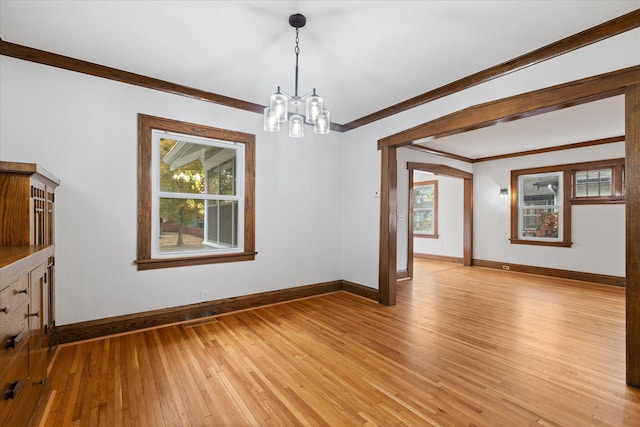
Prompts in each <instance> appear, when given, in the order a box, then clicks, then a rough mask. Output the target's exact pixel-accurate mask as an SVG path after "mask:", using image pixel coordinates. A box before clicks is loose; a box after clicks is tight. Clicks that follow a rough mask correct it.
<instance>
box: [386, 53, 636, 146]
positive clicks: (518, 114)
mask: <svg viewBox="0 0 640 427" xmlns="http://www.w3.org/2000/svg"><path fill="white" fill-rule="evenodd" d="M638 82H640V65H636V66H633V67H629V68H624V69H622V70H616V71H612V72H609V73H604V74H600V75H597V76H593V77H589V78H585V79H580V80H574V81H571V82H568V83H562V84H559V85H556V86H551V87H548V88H544V89H539V90H534V91H531V92H526V93H522V94H519V95H514V96H510V97H507V98H502V99H497V100H495V101H490V102H485V103H483V104H478V105H474V106H472V107H469V108H465V109H463V110H459V111H456V112H454V113H451V114H447V115H445V116H442V117H439V118H437V119H435V120H431V121H429V122H426V123H422V124H420V125H417V126H414V127H412V128H409V129H407V130H404V131H402V132H398V133H396V134H393V135H390V136H388V137H386V138H382V139H380V140H379V141H378V148H382V147H389V146H395V147H402V146H406V145H409V144H411V143H412V142H413V141H416V140H419V139H423V138H428V137H444V136H450V135H455V134H458V133H463V132H467V131H470V130H475V129H480V128H483V127H487V126H491V125H495V124H497V123H502V122H507V121H512V120H518V119H523V118H526V117H531V116H535V115H538V114H543V113H547V112H551V111H556V110H560V109H562V108H567V107H572V106H576V105H581V104H586V103H588V102H592V101H598V100H601V99H605V98H610V97H612V96H617V95H622V94H623V93H624V88H625V87H626V86H628V85H633V84H636V83H638Z"/></svg>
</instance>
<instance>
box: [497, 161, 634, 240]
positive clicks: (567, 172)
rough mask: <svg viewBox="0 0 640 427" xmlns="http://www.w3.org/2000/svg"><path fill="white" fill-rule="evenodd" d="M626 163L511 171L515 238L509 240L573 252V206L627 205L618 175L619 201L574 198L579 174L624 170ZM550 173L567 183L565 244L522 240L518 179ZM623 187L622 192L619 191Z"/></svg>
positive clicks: (512, 222) (585, 163)
mask: <svg viewBox="0 0 640 427" xmlns="http://www.w3.org/2000/svg"><path fill="white" fill-rule="evenodd" d="M624 163H625V159H621V158H618V159H607V160H597V161H593V162H582V163H571V164H565V165H556V166H544V167H539V168H527V169H519V170H512V171H511V188H510V192H511V224H510V225H511V228H510V229H511V238H510V239H509V240H510V242H511V243H513V244H521V245H537V246H556V247H565V248H569V247H571V245H572V244H573V242H572V241H571V218H572V216H571V206H572V205H586V204H591V205H593V204H613V203H616V204H620V203H625V201H624V198H623V197H622V182H621V176H620V177H617V175H616V174H615V171H614V174H613V176H612V178H613V186H614V187H615V188H617V190H615V191H617V192H618V193H619V194H618V195H617V196H615V197H608V198H600V199H595V198H588V197H584V198H579V199H574V198H573V184H574V179H575V172H576V171H582V170H590V169H597V168H600V167H622V166H624ZM617 171H618V172H619V173H620V175H622V173H621V172H622V169H620V168H619V169H617ZM547 172H559V173H562V179H563V191H564V197H563V203H564V205H563V214H564V215H563V218H562V220H563V235H562V241H551V242H550V241H545V240H529V239H520V238H519V230H518V221H519V219H520V218H519V216H518V177H519V176H520V175H528V174H538V173H547ZM618 187H619V188H618Z"/></svg>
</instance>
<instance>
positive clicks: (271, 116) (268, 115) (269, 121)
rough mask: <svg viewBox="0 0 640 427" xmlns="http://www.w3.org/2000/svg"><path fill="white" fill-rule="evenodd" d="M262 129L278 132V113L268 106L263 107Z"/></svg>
mask: <svg viewBox="0 0 640 427" xmlns="http://www.w3.org/2000/svg"><path fill="white" fill-rule="evenodd" d="M264 130H266V131H267V132H278V131H279V130H280V120H278V115H277V114H276V113H275V112H274V111H273V110H272V109H271V108H269V107H267V108H265V109H264Z"/></svg>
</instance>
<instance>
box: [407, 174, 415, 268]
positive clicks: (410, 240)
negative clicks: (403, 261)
mask: <svg viewBox="0 0 640 427" xmlns="http://www.w3.org/2000/svg"><path fill="white" fill-rule="evenodd" d="M413 179H414V178H413V169H409V197H407V199H408V200H409V210H408V212H407V234H408V237H407V276H408V278H410V279H412V278H413V258H412V257H413V187H414V185H415V183H414V182H413Z"/></svg>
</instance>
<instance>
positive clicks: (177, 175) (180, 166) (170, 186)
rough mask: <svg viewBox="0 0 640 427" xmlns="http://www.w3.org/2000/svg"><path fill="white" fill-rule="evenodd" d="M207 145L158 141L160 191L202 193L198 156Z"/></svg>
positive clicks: (201, 175) (169, 140) (168, 140)
mask: <svg viewBox="0 0 640 427" xmlns="http://www.w3.org/2000/svg"><path fill="white" fill-rule="evenodd" d="M209 148H213V147H209V146H207V145H200V144H193V143H190V142H182V141H177V140H174V139H165V138H162V139H160V191H167V192H173V193H193V194H200V193H204V168H203V165H202V162H201V161H200V154H201V153H202V152H203V151H205V150H206V149H209Z"/></svg>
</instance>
